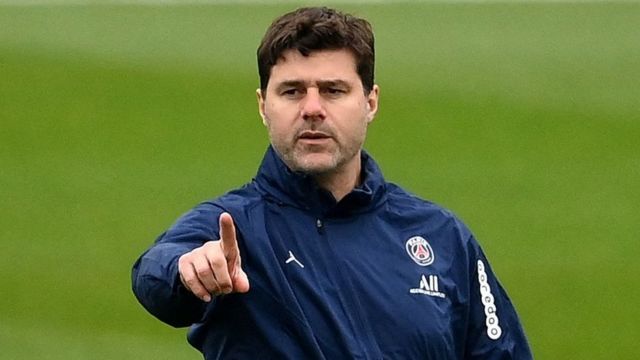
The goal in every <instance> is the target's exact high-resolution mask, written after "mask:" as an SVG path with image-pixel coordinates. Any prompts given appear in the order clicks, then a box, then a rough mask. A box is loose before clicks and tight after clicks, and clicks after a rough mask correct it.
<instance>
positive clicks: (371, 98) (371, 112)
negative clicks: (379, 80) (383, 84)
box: [367, 85, 380, 123]
mask: <svg viewBox="0 0 640 360" xmlns="http://www.w3.org/2000/svg"><path fill="white" fill-rule="evenodd" d="M379 96H380V87H379V86H378V85H373V88H372V89H371V91H369V94H368V95H367V122H369V123H370V122H372V121H373V119H374V118H375V116H376V113H378V99H379Z"/></svg>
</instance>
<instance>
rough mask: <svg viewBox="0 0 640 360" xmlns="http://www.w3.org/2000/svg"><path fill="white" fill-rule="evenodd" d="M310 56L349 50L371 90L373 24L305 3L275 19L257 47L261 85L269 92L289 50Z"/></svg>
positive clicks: (367, 89)
mask: <svg viewBox="0 0 640 360" xmlns="http://www.w3.org/2000/svg"><path fill="white" fill-rule="evenodd" d="M292 49H295V50H298V51H299V52H300V54H302V55H303V56H309V54H311V53H312V52H314V51H320V50H339V49H348V50H350V51H351V52H352V53H353V55H354V56H355V59H356V72H357V73H358V76H359V77H360V80H361V81H362V86H363V88H364V90H365V92H366V93H367V94H368V93H369V92H370V91H371V89H372V88H373V71H374V63H375V51H374V39H373V31H372V30H371V24H369V22H368V21H367V20H365V19H362V18H357V17H355V16H352V15H349V14H344V13H342V12H339V11H337V10H334V9H329V8H326V7H306V8H300V9H297V10H295V11H292V12H289V13H287V14H284V15H282V16H280V17H279V18H277V19H275V20H274V21H273V23H272V24H271V26H269V28H268V29H267V32H266V33H265V34H264V37H263V38H262V42H261V43H260V46H259V47H258V73H259V75H260V89H261V90H262V93H263V94H265V95H266V89H267V84H268V83H269V77H270V76H271V68H272V67H273V66H274V65H275V64H276V63H277V62H278V60H279V59H280V58H281V57H282V54H283V53H284V52H285V51H287V50H292Z"/></svg>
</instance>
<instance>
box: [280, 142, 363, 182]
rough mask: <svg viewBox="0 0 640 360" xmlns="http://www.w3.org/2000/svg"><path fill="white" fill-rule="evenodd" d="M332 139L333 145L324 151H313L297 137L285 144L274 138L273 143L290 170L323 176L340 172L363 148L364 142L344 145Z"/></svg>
mask: <svg viewBox="0 0 640 360" xmlns="http://www.w3.org/2000/svg"><path fill="white" fill-rule="evenodd" d="M332 141H333V144H332V146H331V147H330V148H328V149H323V150H322V151H313V149H309V148H307V147H306V146H304V145H301V144H299V143H297V141H296V140H295V139H292V140H291V141H288V142H287V143H286V144H283V143H282V142H279V141H274V139H273V138H272V139H271V144H272V145H273V147H274V148H275V150H276V152H277V153H278V154H279V155H280V158H281V159H282V161H283V162H284V163H285V164H286V165H287V167H289V169H290V170H292V171H295V172H301V173H304V174H307V175H311V176H321V175H328V174H332V173H335V172H338V171H339V170H340V169H341V168H342V166H344V165H345V164H346V163H347V162H349V161H350V160H351V159H353V157H354V156H356V155H357V154H358V153H359V151H360V149H361V148H362V143H358V144H353V145H351V146H343V145H340V143H338V142H337V141H336V140H335V138H334V139H333V140H332ZM317 157H322V158H321V159H318V158H317Z"/></svg>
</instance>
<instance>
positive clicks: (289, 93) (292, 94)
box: [280, 88, 302, 98]
mask: <svg viewBox="0 0 640 360" xmlns="http://www.w3.org/2000/svg"><path fill="white" fill-rule="evenodd" d="M301 94H302V91H300V89H298V88H288V89H284V90H282V91H281V92H280V95H281V96H284V97H288V98H296V97H299V96H300V95H301Z"/></svg>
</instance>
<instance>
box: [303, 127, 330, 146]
mask: <svg viewBox="0 0 640 360" xmlns="http://www.w3.org/2000/svg"><path fill="white" fill-rule="evenodd" d="M329 139H331V136H330V135H329V134H327V133H324V132H322V131H312V130H306V131H303V132H302V133H300V135H298V140H300V141H304V142H311V143H316V142H317V143H319V142H323V141H325V140H329Z"/></svg>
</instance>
